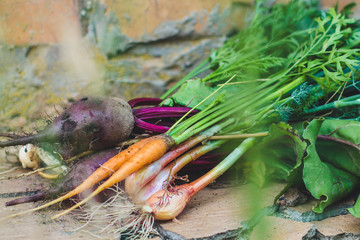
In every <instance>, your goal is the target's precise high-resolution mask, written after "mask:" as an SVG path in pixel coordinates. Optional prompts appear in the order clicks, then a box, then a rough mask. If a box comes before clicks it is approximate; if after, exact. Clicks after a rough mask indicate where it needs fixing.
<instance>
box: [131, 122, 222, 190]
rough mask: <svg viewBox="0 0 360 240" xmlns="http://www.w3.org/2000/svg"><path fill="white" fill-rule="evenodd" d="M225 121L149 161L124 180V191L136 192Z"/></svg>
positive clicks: (209, 135) (211, 134) (214, 132)
mask: <svg viewBox="0 0 360 240" xmlns="http://www.w3.org/2000/svg"><path fill="white" fill-rule="evenodd" d="M226 124H227V123H224V124H219V125H214V126H212V127H211V128H209V129H207V130H206V131H204V132H202V133H200V134H199V135H197V136H195V137H192V138H190V139H188V140H187V141H185V142H183V143H182V144H180V145H178V146H177V147H175V148H174V149H172V150H171V151H170V152H168V153H166V154H165V155H164V156H163V157H161V158H160V159H159V160H157V161H155V162H153V163H151V164H150V165H148V166H147V167H145V168H142V169H140V170H139V171H137V172H135V173H133V174H132V175H130V176H129V177H127V178H126V180H125V191H126V193H127V194H129V195H130V196H133V195H134V194H136V192H137V191H138V190H139V189H141V188H142V187H144V186H145V185H146V184H147V183H149V182H150V181H151V180H152V179H153V178H154V177H155V176H156V175H157V174H158V173H159V172H160V171H161V169H163V168H164V167H165V166H166V164H168V163H169V162H171V161H172V160H174V159H175V158H177V157H178V156H180V155H181V154H183V153H184V152H186V151H187V150H189V149H191V148H192V147H194V146H195V145H196V144H198V143H200V142H202V141H204V140H205V139H208V138H209V137H211V136H213V135H214V134H216V133H218V132H219V131H221V130H222V129H223V128H224V127H226Z"/></svg>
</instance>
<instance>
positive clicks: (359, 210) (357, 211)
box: [347, 196, 360, 218]
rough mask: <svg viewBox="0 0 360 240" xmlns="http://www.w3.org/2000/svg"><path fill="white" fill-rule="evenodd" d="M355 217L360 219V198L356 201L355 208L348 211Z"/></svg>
mask: <svg viewBox="0 0 360 240" xmlns="http://www.w3.org/2000/svg"><path fill="white" fill-rule="evenodd" d="M347 210H348V211H349V212H350V213H351V214H352V215H353V216H354V217H356V218H360V196H359V197H358V199H357V200H356V202H355V204H354V206H352V207H351V208H348V209H347Z"/></svg>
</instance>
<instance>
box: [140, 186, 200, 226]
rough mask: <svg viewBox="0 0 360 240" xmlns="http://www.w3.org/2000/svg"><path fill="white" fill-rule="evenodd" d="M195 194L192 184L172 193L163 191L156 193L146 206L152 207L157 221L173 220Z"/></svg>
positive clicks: (180, 187) (176, 189) (177, 187)
mask: <svg viewBox="0 0 360 240" xmlns="http://www.w3.org/2000/svg"><path fill="white" fill-rule="evenodd" d="M195 194H196V192H195V190H194V188H193V187H192V186H191V185H190V184H184V185H181V186H176V187H174V188H172V189H171V192H170V191H169V190H161V191H158V192H156V193H154V194H153V195H152V196H151V197H150V198H149V199H148V200H147V201H146V205H147V206H149V207H151V209H152V213H153V216H154V218H155V219H157V220H162V221H166V220H172V219H174V218H176V217H177V216H178V215H179V214H180V213H181V212H182V211H183V210H184V209H185V207H186V205H187V203H188V202H189V201H190V199H191V198H192V197H193V196H194V195H195Z"/></svg>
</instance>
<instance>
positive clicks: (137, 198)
mask: <svg viewBox="0 0 360 240" xmlns="http://www.w3.org/2000/svg"><path fill="white" fill-rule="evenodd" d="M225 142H226V141H224V140H218V141H212V142H207V143H205V144H204V145H201V146H199V147H196V148H194V149H192V150H190V151H189V152H187V153H186V154H184V155H182V156H181V157H179V158H177V159H176V160H175V161H174V162H173V163H171V164H169V165H168V166H166V168H164V169H163V170H161V171H160V172H159V173H156V174H155V175H154V176H155V177H154V178H153V179H152V180H151V182H149V183H148V184H146V185H145V186H143V187H142V188H136V190H137V192H136V193H135V194H134V195H133V201H134V202H135V203H136V204H143V203H145V202H146V200H147V199H148V198H149V197H150V196H151V195H152V194H154V193H155V192H157V191H160V190H162V189H163V188H164V187H166V184H167V183H169V182H171V181H172V179H173V178H174V176H175V174H176V173H177V172H178V171H180V169H182V168H183V167H184V166H185V165H186V164H188V163H190V162H192V161H195V160H196V159H198V158H199V157H201V156H203V155H204V154H206V153H208V152H210V151H212V150H214V149H216V148H218V147H220V146H221V145H222V144H223V143H225ZM134 190H135V189H134Z"/></svg>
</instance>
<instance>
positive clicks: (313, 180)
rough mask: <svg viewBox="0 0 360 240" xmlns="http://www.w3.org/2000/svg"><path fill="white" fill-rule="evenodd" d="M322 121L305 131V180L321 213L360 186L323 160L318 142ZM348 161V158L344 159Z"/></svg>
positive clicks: (355, 180) (314, 121) (357, 180)
mask: <svg viewBox="0 0 360 240" xmlns="http://www.w3.org/2000/svg"><path fill="white" fill-rule="evenodd" d="M322 123H323V121H322V120H313V121H312V122H310V124H309V125H308V126H307V128H306V129H305V130H304V134H303V137H304V139H305V140H307V141H308V142H309V146H308V148H307V150H306V152H307V155H306V156H305V158H304V160H303V161H304V169H303V180H304V183H305V186H306V189H307V190H308V191H310V192H311V194H312V195H313V197H315V198H316V199H319V200H320V202H319V203H318V204H317V205H316V206H315V207H314V209H313V210H314V211H315V212H319V213H321V212H322V211H323V210H324V208H325V207H326V206H328V205H330V204H331V203H333V202H335V201H337V200H339V199H341V198H343V197H345V196H347V195H348V194H349V193H351V192H352V191H354V190H355V189H356V187H357V186H358V185H359V184H360V180H359V179H358V178H357V177H355V176H354V175H352V174H351V173H349V172H348V171H345V170H341V169H338V168H336V167H335V166H334V165H333V164H332V159H333V158H332V156H326V157H329V159H325V160H324V159H321V158H320V156H319V154H318V151H317V148H316V140H317V135H318V134H319V131H320V127H321V125H322ZM328 126H329V125H328ZM343 159H344V160H346V156H344V158H343Z"/></svg>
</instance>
